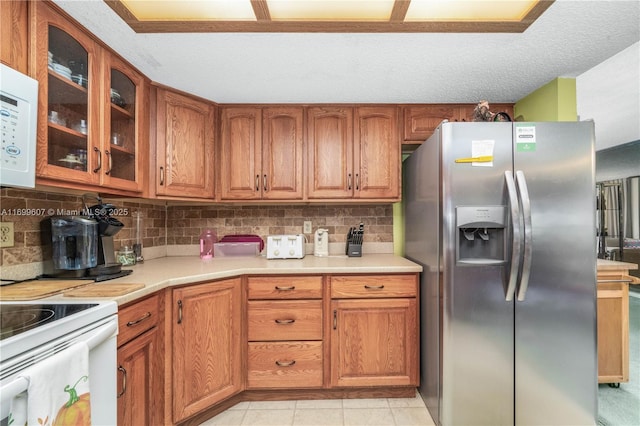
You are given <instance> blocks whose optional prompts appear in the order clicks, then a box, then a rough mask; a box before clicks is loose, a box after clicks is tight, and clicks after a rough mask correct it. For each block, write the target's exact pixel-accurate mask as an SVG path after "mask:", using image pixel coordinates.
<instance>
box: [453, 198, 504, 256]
mask: <svg viewBox="0 0 640 426" xmlns="http://www.w3.org/2000/svg"><path fill="white" fill-rule="evenodd" d="M506 221H507V208H506V206H458V207H456V230H457V235H456V261H457V262H458V263H459V264H470V265H500V264H503V263H505V262H506V257H505V256H506V240H505V238H506V232H505V229H506Z"/></svg>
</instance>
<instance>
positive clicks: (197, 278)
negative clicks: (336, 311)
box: [49, 254, 422, 305]
mask: <svg viewBox="0 0 640 426" xmlns="http://www.w3.org/2000/svg"><path fill="white" fill-rule="evenodd" d="M123 269H132V270H133V272H132V273H131V274H130V275H127V276H125V277H122V278H117V279H114V280H109V281H103V282H102V283H98V285H100V284H108V283H114V284H115V283H142V284H145V287H144V288H143V289H140V290H137V291H134V292H132V293H128V294H125V295H123V296H117V297H112V298H110V300H115V301H116V302H117V303H118V305H123V304H125V303H128V302H131V301H133V300H136V299H139V298H141V297H143V296H146V295H148V294H151V293H153V292H156V291H158V290H161V289H163V288H166V287H170V286H176V285H181V284H191V283H198V282H203V281H212V280H218V279H222V278H232V277H237V276H240V275H252V274H256V275H276V274H342V273H348V274H357V273H377V274H385V273H415V272H421V271H422V267H421V266H420V265H418V264H416V263H413V262H411V261H409V260H407V259H405V258H403V257H400V256H395V255H393V254H365V255H364V256H362V257H347V256H329V257H316V256H306V257H304V258H303V259H287V260H267V259H266V258H264V257H225V258H214V259H211V260H209V261H203V260H201V259H200V258H199V257H198V256H173V257H162V258H158V259H153V260H148V261H145V262H144V263H139V264H137V265H135V266H126V267H123ZM73 299H74V300H78V298H73ZM92 299H96V298H92ZM98 299H99V298H98ZM49 300H69V298H66V297H64V296H61V295H57V296H52V297H50V298H49Z"/></svg>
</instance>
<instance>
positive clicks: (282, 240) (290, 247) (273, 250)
mask: <svg viewBox="0 0 640 426" xmlns="http://www.w3.org/2000/svg"><path fill="white" fill-rule="evenodd" d="M305 243H306V241H305V237H304V234H298V235H269V236H268V237H267V259H302V258H303V257H304V256H305Z"/></svg>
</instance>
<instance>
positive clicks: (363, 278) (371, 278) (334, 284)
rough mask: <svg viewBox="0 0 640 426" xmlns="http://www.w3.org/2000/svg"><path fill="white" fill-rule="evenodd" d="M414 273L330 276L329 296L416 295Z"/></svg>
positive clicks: (339, 297)
mask: <svg viewBox="0 0 640 426" xmlns="http://www.w3.org/2000/svg"><path fill="white" fill-rule="evenodd" d="M416 295H417V277H416V276H415V275H338V276H332V277H331V298H332V299H352V298H371V297H387V298H389V297H416Z"/></svg>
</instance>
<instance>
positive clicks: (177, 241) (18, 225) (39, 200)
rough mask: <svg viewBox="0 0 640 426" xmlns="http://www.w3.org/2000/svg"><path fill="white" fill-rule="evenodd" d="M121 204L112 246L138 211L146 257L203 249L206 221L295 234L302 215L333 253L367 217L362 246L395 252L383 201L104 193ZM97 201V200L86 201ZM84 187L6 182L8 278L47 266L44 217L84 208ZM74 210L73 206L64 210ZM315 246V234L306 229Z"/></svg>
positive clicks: (226, 230)
mask: <svg viewBox="0 0 640 426" xmlns="http://www.w3.org/2000/svg"><path fill="white" fill-rule="evenodd" d="M104 201H105V202H110V203H112V204H114V205H115V206H116V207H118V208H119V209H121V212H122V215H119V216H117V219H118V220H120V221H121V222H123V223H124V225H125V226H124V228H123V229H122V230H121V231H120V232H119V233H118V234H116V236H115V237H114V240H115V248H116V249H119V248H120V247H121V246H124V245H133V243H134V242H135V241H134V240H135V231H134V222H133V221H134V219H133V212H136V211H140V212H142V215H143V218H144V219H143V227H144V231H143V235H142V237H143V247H144V252H143V254H144V256H145V258H146V259H151V258H155V257H162V256H166V255H167V254H169V255H184V254H188V255H194V254H197V253H198V237H199V235H200V233H201V232H202V231H203V230H204V229H205V228H211V229H213V230H214V231H216V233H217V235H218V236H219V237H222V236H224V235H227V234H257V235H260V236H261V237H262V238H263V239H265V240H266V237H267V235H270V234H284V233H287V234H289V233H290V234H298V233H300V232H301V231H302V225H303V222H304V221H305V220H310V221H311V222H312V224H313V230H314V231H315V230H316V229H317V228H318V227H322V228H327V229H329V233H330V237H329V242H330V250H331V253H332V254H333V253H336V254H338V253H340V254H341V253H342V251H343V250H344V242H345V239H346V234H347V231H348V230H349V227H351V226H356V225H358V224H359V223H360V222H364V224H365V238H364V241H365V252H382V253H391V252H393V232H394V231H393V207H392V205H391V204H386V205H377V204H376V205H356V204H345V205H324V204H323V205H317V204H313V205H291V204H288V205H280V206H278V205H272V206H255V205H251V206H238V205H199V206H186V205H179V206H167V205H166V203H165V202H162V201H153V200H123V199H107V198H105V199H104ZM89 204H90V205H93V204H94V203H93V202H91V203H89ZM82 206H83V203H82V198H81V196H79V195H68V194H61V193H53V192H45V191H35V190H20V189H12V188H2V189H1V190H0V210H1V213H2V214H1V216H0V220H1V221H2V222H13V224H14V231H15V233H14V241H15V244H14V247H8V248H0V272H1V277H2V278H3V279H14V280H15V279H27V278H31V277H34V276H36V275H39V274H41V273H42V267H43V262H44V261H46V260H47V259H45V257H47V254H46V253H47V252H48V251H47V249H46V244H47V243H48V242H46V241H45V242H43V241H42V240H41V232H40V226H41V221H42V220H44V219H45V218H46V217H47V216H51V215H52V214H56V215H58V214H62V213H72V214H73V213H75V212H74V211H79V210H81V209H82ZM66 210H71V211H66ZM306 237H307V240H308V242H309V243H310V245H308V246H307V253H308V254H311V253H312V243H313V234H307V235H306Z"/></svg>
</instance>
